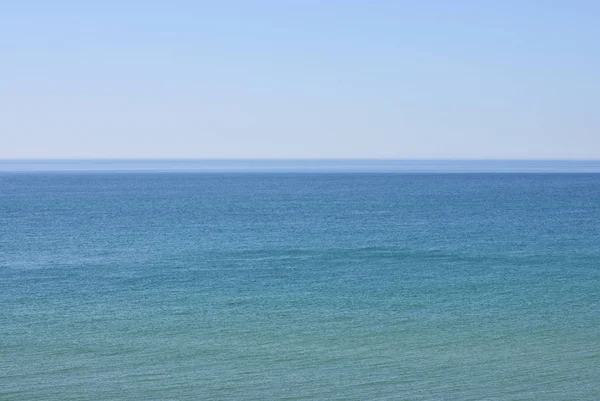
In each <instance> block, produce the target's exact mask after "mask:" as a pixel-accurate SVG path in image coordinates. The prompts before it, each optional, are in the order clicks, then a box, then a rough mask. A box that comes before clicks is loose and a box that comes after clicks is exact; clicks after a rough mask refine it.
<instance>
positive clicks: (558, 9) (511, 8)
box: [0, 0, 600, 159]
mask: <svg viewBox="0 0 600 401" xmlns="http://www.w3.org/2000/svg"><path fill="white" fill-rule="evenodd" d="M599 20H600V2H599V1H581V0H571V1H566V0H565V1H551V0H547V1H542V0H538V1H531V0H530V1H527V0H520V1H515V0H506V1H491V0H490V1H485V0H478V1H464V0H455V1H447V0H439V1H435V0H423V1H401V0H396V1H383V0H369V1H367V0H363V1H353V0H345V1H341V0H338V1H336V0H277V1H275V0H273V1H265V0H253V1H251V0H246V1H241V0H239V1H233V0H231V1H228V0H219V1H182V0H172V1H151V0H148V1H141V0H129V1H127V0H118V1H116V0H103V1H79V0H72V1H67V0H53V1H45V0H43V1H42V0H39V1H32V0H5V1H0V159H36V158H42V159H63V158H66V159H71V158H75V159H86V158H109V159H114V158H151V159H154V158H169V159H171V158H185V159H189V158H193V159H236V158H243V159H306V158H309V159H313V158H316V159H323V158H325V159H326V158H333V159H337V158H340V159H351V158H360V159H600V112H599V111H600V24H599V23H598V21H599Z"/></svg>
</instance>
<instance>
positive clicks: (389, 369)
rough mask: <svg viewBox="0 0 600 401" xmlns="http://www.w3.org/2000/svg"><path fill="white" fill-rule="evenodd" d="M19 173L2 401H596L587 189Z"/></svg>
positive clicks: (311, 177) (11, 208)
mask: <svg viewBox="0 0 600 401" xmlns="http://www.w3.org/2000/svg"><path fill="white" fill-rule="evenodd" d="M431 169H432V170H435V169H434V168H433V167H432V168H431ZM5 170H8V169H5ZM13 170H14V168H13ZM21 170H29V171H28V172H23V171H20V172H15V171H13V172H9V171H4V172H2V173H0V400H3V401H8V400H124V399H126V400H544V401H547V400H561V401H562V400H598V399H600V174H593V173H576V174H574V173H568V172H562V173H452V174H449V173H444V174H439V173H436V172H435V171H433V172H428V173H410V174H408V173H402V174H399V173H373V172H370V173H359V172H345V173H341V174H335V173H328V172H320V173H318V172H314V173H307V172H295V173H294V172H285V173H284V172H270V173H259V172H254V173H246V174H239V173H231V172H229V173H228V172H214V173H207V172H202V173H201V172H187V173H186V172H172V171H171V172H170V171H162V172H161V171H155V172H132V171H130V172H123V171H121V172H115V171H112V172H111V171H81V169H80V171H76V172H73V171H70V172H67V171H62V172H58V171H34V170H36V169H35V168H26V169H21ZM55 170H56V169H55ZM84 170H85V169H84ZM558 170H560V168H558Z"/></svg>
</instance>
